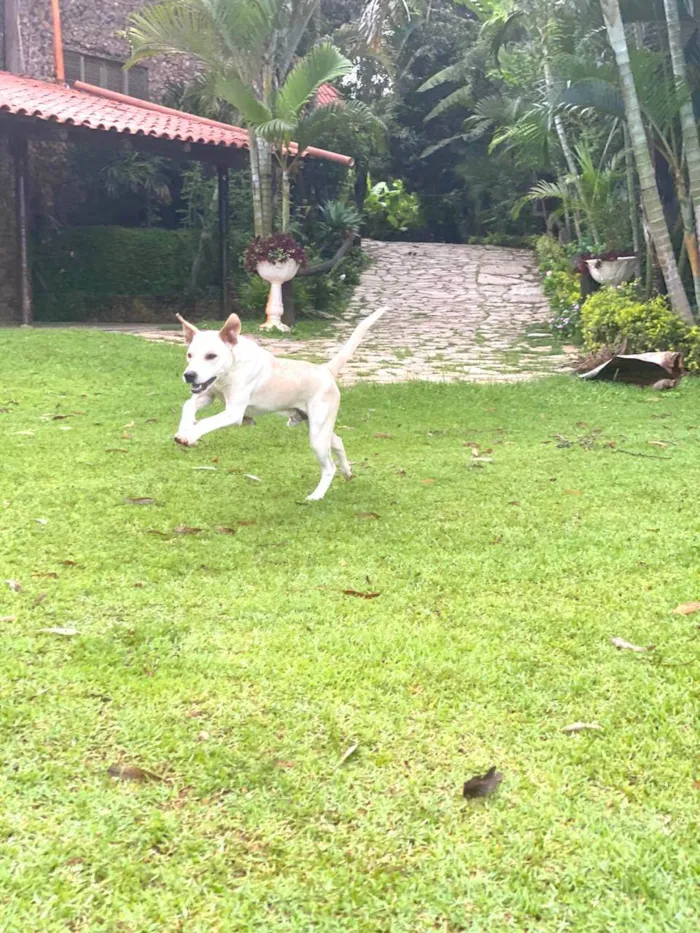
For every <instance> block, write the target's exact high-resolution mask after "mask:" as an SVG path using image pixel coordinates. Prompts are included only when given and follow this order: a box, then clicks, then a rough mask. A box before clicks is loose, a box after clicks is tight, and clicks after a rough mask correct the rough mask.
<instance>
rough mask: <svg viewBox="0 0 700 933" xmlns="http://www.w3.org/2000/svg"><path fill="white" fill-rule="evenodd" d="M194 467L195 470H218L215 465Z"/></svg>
mask: <svg viewBox="0 0 700 933" xmlns="http://www.w3.org/2000/svg"><path fill="white" fill-rule="evenodd" d="M192 469H193V470H211V471H212V472H214V473H215V472H216V467H215V466H198V467H192Z"/></svg>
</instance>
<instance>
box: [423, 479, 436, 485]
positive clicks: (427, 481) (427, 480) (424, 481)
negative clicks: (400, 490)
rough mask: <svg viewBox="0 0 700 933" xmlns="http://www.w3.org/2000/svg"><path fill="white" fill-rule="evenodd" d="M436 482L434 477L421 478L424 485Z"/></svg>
mask: <svg viewBox="0 0 700 933" xmlns="http://www.w3.org/2000/svg"><path fill="white" fill-rule="evenodd" d="M434 482H435V480H434V479H422V480H421V483H423V485H424V486H432V485H433V483H434Z"/></svg>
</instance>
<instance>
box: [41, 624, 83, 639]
mask: <svg viewBox="0 0 700 933" xmlns="http://www.w3.org/2000/svg"><path fill="white" fill-rule="evenodd" d="M39 632H40V633H41V634H42V635H63V636H65V637H66V638H70V637H72V636H73V635H79V634H80V633H79V632H78V629H77V628H63V627H62V626H60V625H57V626H54V627H53V628H40V629H39Z"/></svg>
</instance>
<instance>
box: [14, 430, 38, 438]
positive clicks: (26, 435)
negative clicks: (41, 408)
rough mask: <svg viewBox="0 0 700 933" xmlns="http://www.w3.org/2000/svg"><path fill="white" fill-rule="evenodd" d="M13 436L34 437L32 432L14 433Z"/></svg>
mask: <svg viewBox="0 0 700 933" xmlns="http://www.w3.org/2000/svg"><path fill="white" fill-rule="evenodd" d="M15 434H17V435H18V436H20V437H34V432H33V431H15Z"/></svg>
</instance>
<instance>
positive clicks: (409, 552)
mask: <svg viewBox="0 0 700 933" xmlns="http://www.w3.org/2000/svg"><path fill="white" fill-rule="evenodd" d="M0 340H1V341H2V349H3V367H2V376H1V377H0V380H1V383H2V386H1V388H0V408H1V409H2V412H0V426H1V428H2V451H3V460H4V471H3V472H4V478H3V484H2V494H1V495H0V506H1V511H0V518H1V521H0V535H1V541H2V548H1V554H0V561H1V564H2V567H1V572H0V581H2V589H1V590H0V616H1V617H2V621H1V622H0V631H1V633H2V640H3V651H2V654H1V655H0V696H1V704H0V730H1V731H0V741H1V746H0V747H1V749H2V752H1V758H2V766H1V768H0V800H2V809H1V811H0V890H2V892H3V896H2V898H1V899H0V930H1V931H3V933H15V931H16V933H20V931H21V933H64V931H71V933H163V931H169V933H170V931H173V933H174V931H183V933H240V931H251V933H252V931H256V933H257V931H292V933H307V931H323V933H331V931H338V933H341V931H342V933H348V931H350V933H427V931H444V933H456V931H469V933H501V931H507V930H514V931H518V933H524V931H527V933H563V931H566V933H637V931H642V930H643V931H644V933H661V931H668V933H691V931H693V933H694V931H696V930H697V929H698V925H699V923H700V913H699V910H698V890H697V881H698V871H699V869H700V859H699V858H698V856H699V853H700V827H699V826H698V822H699V821H698V803H699V802H700V790H699V785H698V778H699V777H700V769H699V768H698V763H697V759H696V753H697V721H698V720H697V715H698V706H697V679H696V678H697V664H696V661H697V646H698V637H699V635H700V631H699V625H698V623H699V622H700V613H699V614H697V615H693V614H689V615H682V614H678V613H674V612H673V609H674V607H676V606H677V605H678V604H680V603H687V602H689V601H692V600H700V574H699V557H700V554H699V547H698V526H699V514H698V513H699V507H698V489H699V488H700V380H699V381H695V382H692V381H690V380H688V381H687V382H686V383H684V384H683V385H682V387H681V389H680V390H679V391H677V392H673V393H669V394H666V395H661V394H658V393H651V392H643V391H641V390H637V389H634V388H625V387H622V386H612V385H595V384H586V385H581V384H577V383H576V382H575V381H574V380H573V379H569V378H565V377H561V378H554V379H551V380H545V381H542V382H538V383H536V384H528V385H517V386H487V385H478V386H477V385H454V386H444V385H429V384H411V385H396V386H391V387H379V386H370V385H362V386H359V387H357V388H354V389H352V390H348V391H346V392H345V394H344V400H343V405H342V408H341V414H340V419H339V425H341V426H342V427H341V428H340V432H339V433H341V434H342V436H343V437H344V440H345V443H346V446H347V449H348V454H349V456H350V458H351V459H354V460H355V461H356V473H357V475H356V478H355V480H354V481H353V482H351V483H344V482H343V481H342V480H340V479H337V480H336V481H335V482H334V484H333V486H332V487H331V490H330V492H329V494H328V496H327V498H326V500H325V501H323V502H320V503H306V502H304V496H305V495H306V494H307V493H309V492H310V491H311V490H312V489H313V488H314V486H315V484H316V482H317V478H318V476H317V466H316V463H315V461H314V459H313V458H312V456H311V454H310V452H309V450H308V448H307V439H306V432H305V429H304V428H303V427H302V428H297V429H296V430H294V431H289V430H288V429H287V428H286V427H285V425H284V422H283V421H282V420H275V419H273V418H271V419H268V420H266V421H261V422H259V423H258V425H257V426H256V427H254V428H241V429H232V430H229V431H224V432H219V433H217V434H212V435H209V436H208V437H207V438H205V439H204V440H203V441H202V442H200V444H199V446H197V447H196V448H194V449H192V450H184V449H181V448H179V447H177V446H176V445H175V444H174V443H173V441H172V435H173V433H174V430H175V428H176V425H177V420H178V415H179V408H180V405H181V403H182V401H183V400H184V398H185V388H184V386H183V385H182V383H181V382H180V381H179V378H180V373H181V371H182V368H183V361H184V360H183V352H182V349H181V348H178V347H173V346H164V345H153V344H148V343H146V342H145V341H142V340H140V339H138V338H135V337H130V336H126V335H122V334H95V333H85V332H80V333H69V332H43V333H42V332H36V333H33V332H30V331H15V332H3V333H2V334H1V335H0ZM652 442H653V443H652ZM472 443H473V444H478V445H479V455H480V458H483V459H477V458H475V457H474V456H473V454H472V450H473V448H472V447H470V446H468V445H469V444H472ZM611 445H615V446H611ZM623 451H626V452H623ZM485 461H490V462H485ZM246 474H250V475H252V476H256V477H258V478H259V480H260V481H259V482H258V481H255V480H253V479H250V478H248V477H247V476H246ZM139 497H145V498H148V499H152V500H154V501H153V502H152V503H151V504H142V505H138V504H134V503H132V502H129V501H128V500H129V498H139ZM183 526H184V527H185V528H194V529H200V531H199V532H198V533H194V534H182V533H179V534H178V533H175V531H174V529H176V528H178V527H183ZM222 529H223V531H222ZM7 580H14V581H17V582H18V583H19V584H20V585H21V587H22V590H21V591H20V592H14V591H13V590H12V589H11V588H10V587H9V586H8V584H7V583H6V582H4V581H7ZM348 590H349V591H355V592H356V593H362V594H369V593H378V594H380V595H379V596H377V597H376V598H373V599H366V598H362V597H361V596H357V595H347V594H346V593H345V592H344V591H348ZM51 628H59V629H64V630H65V629H68V630H74V631H76V632H77V634H73V635H66V634H56V633H51V632H48V633H47V632H42V629H51ZM613 637H620V638H623V639H626V640H627V641H629V642H632V643H634V644H635V645H639V646H650V645H654V646H655V649H654V650H653V651H649V652H640V653H636V652H632V651H627V650H617V649H616V648H615V647H613V646H612V645H611V643H610V639H611V638H613ZM577 721H582V722H586V723H597V724H598V725H599V726H600V727H601V728H600V729H596V730H590V731H584V732H581V733H579V734H573V735H567V734H565V733H563V732H562V729H563V728H564V727H566V726H567V725H569V724H571V723H574V722H577ZM353 745H357V749H356V751H355V752H354V753H353V754H352V755H351V756H350V757H348V758H347V759H346V760H345V761H344V762H342V761H341V759H342V757H343V755H344V753H345V752H346V751H347V750H348V749H349V748H351V747H352V746H353ZM117 764H125V765H129V766H138V767H141V768H144V769H148V771H151V772H154V773H155V774H157V775H160V776H162V777H163V778H164V780H162V781H147V782H138V781H122V780H118V779H115V778H113V777H111V776H110V775H109V774H108V773H107V772H108V768H110V766H113V765H117ZM491 765H497V766H498V768H499V770H501V771H502V772H503V775H504V778H503V783H502V784H501V786H500V788H499V790H498V791H497V792H496V793H495V794H494V795H493V796H491V797H489V798H487V799H485V800H476V801H466V800H464V799H463V798H462V796H461V790H462V785H463V783H464V781H465V780H467V778H469V777H471V776H472V775H474V774H475V773H481V772H483V771H485V770H486V769H487V768H488V767H490V766H491Z"/></svg>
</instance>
